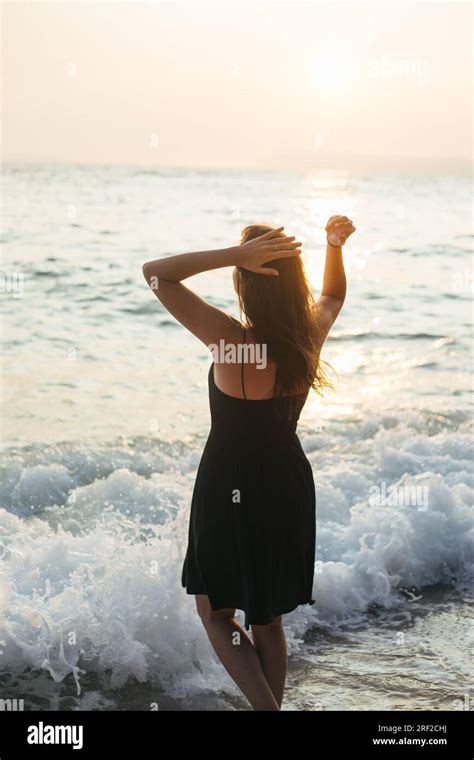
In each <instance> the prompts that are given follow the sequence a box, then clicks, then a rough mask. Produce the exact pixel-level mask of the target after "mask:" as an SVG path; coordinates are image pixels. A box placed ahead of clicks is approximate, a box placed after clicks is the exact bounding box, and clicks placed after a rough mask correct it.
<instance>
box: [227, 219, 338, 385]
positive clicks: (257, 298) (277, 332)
mask: <svg viewBox="0 0 474 760" xmlns="http://www.w3.org/2000/svg"><path fill="white" fill-rule="evenodd" d="M272 229H274V228H273V227H270V226H268V225H266V224H250V225H249V226H248V227H245V228H244V229H243V230H242V237H241V242H242V243H245V242H247V240H252V239H253V238H256V237H259V236H260V235H263V234H264V233H265V232H269V231H270V230H272ZM283 235H284V233H283V232H282V233H281V236H282V237H283ZM265 266H268V267H270V268H271V269H277V270H278V272H279V275H278V277H277V276H275V275H272V276H270V275H268V276H265V275H261V274H257V273H256V272H251V271H250V270H249V269H243V268H242V267H239V268H238V270H239V272H240V278H239V285H238V297H239V305H240V310H241V312H242V315H245V319H246V322H247V325H248V327H251V328H252V329H253V331H254V333H255V338H256V341H257V343H262V344H266V345H267V351H268V356H269V358H270V359H272V360H273V361H275V362H276V365H277V375H276V386H275V394H276V395H277V396H290V395H295V394H297V393H300V392H304V391H305V390H306V389H308V390H309V388H313V389H314V390H315V391H317V392H318V393H321V392H322V389H323V387H324V386H329V387H331V388H333V387H334V386H333V384H332V383H331V382H330V381H329V380H328V378H327V376H326V374H325V373H324V371H323V369H322V367H321V359H320V352H321V334H322V331H321V329H320V326H319V325H320V323H319V317H318V311H317V306H316V304H315V301H314V297H313V294H312V292H311V288H310V287H309V284H308V281H307V279H306V275H305V271H304V267H303V262H302V261H301V257H300V256H295V257H291V258H284V259H276V260H275V261H270V262H268V264H266V265H265ZM324 363H325V364H326V362H324ZM327 366H330V365H327Z"/></svg>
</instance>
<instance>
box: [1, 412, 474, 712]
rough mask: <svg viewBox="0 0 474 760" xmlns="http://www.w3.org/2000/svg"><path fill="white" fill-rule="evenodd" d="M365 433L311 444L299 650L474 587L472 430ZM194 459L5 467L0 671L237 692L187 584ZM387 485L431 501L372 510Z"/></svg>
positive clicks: (291, 634)
mask: <svg viewBox="0 0 474 760" xmlns="http://www.w3.org/2000/svg"><path fill="white" fill-rule="evenodd" d="M364 431H365V432H364V433H363V437H361V438H359V439H357V438H356V437H355V436H352V437H351V438H349V439H348V442H347V443H346V445H345V446H342V445H341V443H340V441H341V438H340V430H338V431H337V433H336V428H334V430H332V431H331V429H330V427H329V428H328V429H327V430H326V431H325V437H326V442H327V443H326V446H325V448H324V449H321V448H319V447H318V446H314V445H312V442H311V441H308V442H307V443H308V444H309V445H306V444H305V448H306V450H307V452H308V457H309V459H310V461H311V462H312V465H313V469H314V473H315V481H316V491H317V518H318V522H317V557H316V559H317V562H316V572H315V584H314V595H315V598H316V600H317V603H316V604H315V605H314V606H312V607H309V606H307V605H306V606H302V607H300V608H299V609H298V610H297V611H296V612H294V613H292V614H291V615H288V616H287V618H286V623H287V638H288V641H289V644H290V649H291V650H292V651H295V650H297V649H298V648H299V647H300V646H301V639H302V636H303V635H304V634H305V633H306V632H307V631H308V629H309V628H310V627H312V626H315V625H323V626H331V627H333V626H334V625H337V624H338V623H339V622H348V621H355V620H359V619H360V616H361V615H363V614H365V613H366V611H367V610H368V609H370V608H371V607H373V605H382V606H384V607H388V608H390V607H395V606H397V605H400V604H401V603H402V600H403V598H405V597H402V596H401V595H400V589H404V588H407V589H422V588H423V587H425V586H429V585H431V584H436V583H453V582H466V579H472V578H473V576H474V519H473V510H472V506H471V505H472V480H473V479H472V472H471V467H470V463H471V458H472V439H471V438H470V437H469V436H468V434H467V432H466V431H464V430H458V431H456V430H451V431H448V430H445V431H442V432H439V433H438V434H437V435H432V436H428V435H426V434H423V433H422V432H420V430H419V428H418V429H416V428H414V427H411V426H410V424H409V421H407V420H405V421H401V420H400V421H399V423H398V424H395V425H394V424H393V419H392V420H391V421H390V424H389V426H388V427H384V423H383V418H380V419H379V420H378V423H377V424H375V425H374V426H373V428H372V437H367V430H365V429H364ZM303 443H305V441H304V439H303ZM199 453H200V446H193V448H190V449H189V450H188V451H187V452H186V451H183V448H182V447H180V448H179V454H177V457H176V458H175V459H173V457H172V454H173V447H171V448H170V449H169V450H168V451H167V452H165V453H164V452H163V450H162V448H161V449H157V448H153V447H150V446H147V447H142V448H140V447H139V446H137V447H136V448H135V450H134V451H133V453H132V452H126V453H125V452H124V451H122V450H121V449H119V448H113V447H112V448H110V449H109V450H107V449H104V448H102V449H100V450H99V449H98V450H93V449H90V450H88V451H85V450H84V447H78V449H77V452H75V451H74V447H72V448H71V447H69V448H67V450H64V451H62V450H61V449H60V448H56V449H54V450H45V451H44V452H43V453H42V457H43V460H44V461H43V464H39V463H38V453H37V452H36V453H35V454H34V457H33V458H32V456H31V454H30V455H26V454H25V455H24V456H23V458H22V457H20V458H19V457H18V456H15V457H13V458H12V459H11V461H9V462H7V463H6V470H5V472H6V473H7V477H6V478H4V482H3V489H2V494H3V498H4V499H5V501H4V503H5V505H6V506H7V507H8V508H7V509H2V510H0V547H1V548H0V556H2V554H3V556H2V561H1V567H2V576H1V582H0V616H1V620H0V642H1V641H4V642H5V644H3V645H2V644H0V648H2V649H3V650H4V651H3V654H2V659H1V661H2V665H3V668H2V670H7V671H10V672H14V673H19V672H22V671H23V670H24V669H25V668H27V667H33V668H42V669H43V670H45V671H46V672H48V673H49V674H50V675H51V677H52V678H53V679H55V680H56V681H61V680H63V679H64V678H65V677H66V676H68V677H70V678H73V679H75V680H76V683H77V685H78V688H80V683H81V676H82V674H83V673H84V672H100V673H105V672H108V673H110V679H111V685H114V686H120V685H122V684H124V683H125V681H126V680H127V678H128V677H129V676H132V677H133V678H134V679H137V680H138V681H140V682H144V681H147V682H149V683H151V684H156V685H157V686H158V685H159V686H160V687H161V688H162V689H164V690H165V691H166V692H167V693H168V694H169V695H170V696H173V697H183V696H186V695H190V694H192V693H193V692H196V691H197V690H200V689H203V688H206V689H211V690H216V691H217V690H219V689H225V690H230V691H234V687H233V686H232V685H231V682H230V679H228V677H227V676H226V675H225V673H224V672H223V670H222V667H221V666H220V664H219V663H218V661H217V658H216V657H215V655H214V654H213V653H212V651H211V648H210V646H209V643H208V641H207V638H206V635H205V633H204V631H203V628H202V625H201V623H200V621H199V619H198V617H197V615H196V612H195V607H194V600H193V598H192V597H191V596H188V595H186V593H185V592H184V590H183V589H182V588H181V585H180V580H181V567H182V562H183V557H184V551H185V548H186V537H187V529H188V519H189V503H190V496H191V491H192V486H193V481H194V476H195V469H196V463H197V460H198V457H199ZM76 455H77V456H76ZM31 459H32V461H33V463H31V462H30V460H31ZM94 461H95V462H96V464H97V467H94V466H93V462H94ZM151 470H153V474H152V475H151V477H147V474H148V473H150V471H151ZM382 481H384V482H385V483H387V484H389V485H395V486H399V487H400V488H402V487H403V488H406V487H426V488H427V493H428V497H429V498H428V506H427V508H426V509H423V508H422V509H420V508H419V506H417V505H414V506H374V505H373V504H371V503H370V502H369V493H370V488H371V487H372V486H373V485H374V484H376V485H377V484H380V483H381V482H382ZM31 506H33V509H31V508H30V507H31Z"/></svg>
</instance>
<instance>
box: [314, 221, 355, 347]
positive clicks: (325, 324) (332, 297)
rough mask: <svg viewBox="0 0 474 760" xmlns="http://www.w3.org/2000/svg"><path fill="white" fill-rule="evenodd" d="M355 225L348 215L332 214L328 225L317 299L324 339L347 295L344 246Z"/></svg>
mask: <svg viewBox="0 0 474 760" xmlns="http://www.w3.org/2000/svg"><path fill="white" fill-rule="evenodd" d="M354 230H355V227H354V225H353V224H352V220H351V219H348V218H347V216H340V215H337V216H332V217H331V218H330V219H329V221H328V223H327V225H326V236H327V246H326V261H325V264H324V275H323V287H322V290H321V295H320V297H319V299H318V301H317V308H318V313H319V315H320V320H321V326H322V328H323V331H324V335H323V336H322V337H323V339H325V338H326V337H327V334H328V333H329V330H330V329H331V327H332V325H333V324H334V322H335V321H336V318H337V315H338V314H339V312H340V311H341V309H342V305H343V303H344V299H345V297H346V273H345V271H344V259H343V256H342V246H343V245H344V243H345V242H346V240H347V238H348V237H349V235H352V233H353V232H354Z"/></svg>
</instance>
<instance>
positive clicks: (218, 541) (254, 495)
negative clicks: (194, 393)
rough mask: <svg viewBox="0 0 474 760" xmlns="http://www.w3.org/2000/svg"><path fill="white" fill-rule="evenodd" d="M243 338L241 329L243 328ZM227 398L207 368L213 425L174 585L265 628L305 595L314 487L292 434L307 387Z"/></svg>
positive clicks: (308, 599)
mask: <svg viewBox="0 0 474 760" xmlns="http://www.w3.org/2000/svg"><path fill="white" fill-rule="evenodd" d="M244 342H245V330H244ZM243 367H244V365H243V364H242V390H243V395H244V398H238V397H235V396H229V395H228V394H226V393H224V392H223V391H221V390H220V389H219V388H218V387H217V385H216V383H215V380H214V363H213V364H212V365H211V367H210V370H209V378H208V382H209V403H210V411H211V430H210V433H209V437H208V439H207V442H206V445H205V448H204V451H203V454H202V458H201V461H200V464H199V469H198V473H197V478H196V482H195V486H194V491H193V497H192V502H191V513H190V520H189V532H188V546H187V551H186V556H185V559H184V564H183V569H182V577H181V584H182V586H183V587H184V588H186V591H187V593H188V594H205V595H207V596H208V598H209V602H210V604H211V607H212V609H213V610H219V609H222V608H236V609H239V610H242V611H243V612H244V613H245V623H244V625H245V628H246V629H247V630H248V629H249V627H250V625H267V624H269V623H271V622H272V620H273V618H274V617H275V616H277V615H282V614H284V613H287V612H291V611H292V610H294V609H295V608H296V607H297V606H298V605H300V604H314V602H315V600H314V599H313V598H312V588H313V578H314V559H315V542H316V493H315V486H314V480H313V473H312V470H311V465H310V463H309V461H308V460H307V458H306V456H305V454H304V451H303V449H302V447H301V443H300V440H299V438H298V436H297V434H296V426H297V423H298V419H299V416H300V413H301V410H302V408H303V406H304V404H305V402H306V399H307V396H308V393H307V392H306V393H305V394H301V395H293V396H283V397H275V398H270V399H256V400H253V399H247V398H246V397H245V387H244V383H243V380H244V374H243Z"/></svg>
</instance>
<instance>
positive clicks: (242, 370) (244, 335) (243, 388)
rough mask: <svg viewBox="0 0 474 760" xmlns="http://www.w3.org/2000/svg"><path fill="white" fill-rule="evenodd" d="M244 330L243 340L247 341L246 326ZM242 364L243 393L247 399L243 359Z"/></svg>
mask: <svg viewBox="0 0 474 760" xmlns="http://www.w3.org/2000/svg"><path fill="white" fill-rule="evenodd" d="M243 331H244V340H243V342H244V343H245V338H246V332H247V331H246V329H245V327H244V328H243ZM242 359H243V357H242ZM241 366H242V393H243V394H244V398H245V399H246V398H247V396H246V395H245V383H244V362H243V361H242V363H241Z"/></svg>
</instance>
